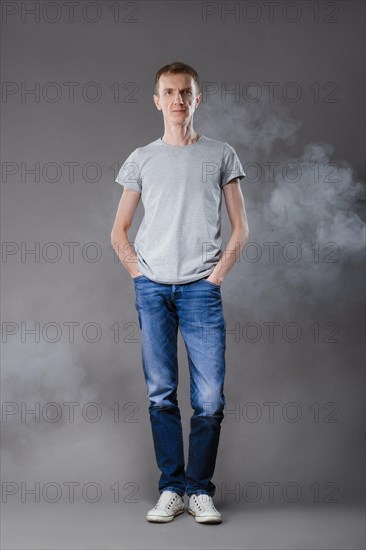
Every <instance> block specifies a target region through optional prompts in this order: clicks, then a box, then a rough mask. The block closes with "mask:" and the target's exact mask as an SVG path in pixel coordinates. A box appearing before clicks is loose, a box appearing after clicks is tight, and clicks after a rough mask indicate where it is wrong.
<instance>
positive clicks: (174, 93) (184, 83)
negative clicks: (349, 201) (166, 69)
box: [154, 73, 201, 125]
mask: <svg viewBox="0 0 366 550" xmlns="http://www.w3.org/2000/svg"><path fill="white" fill-rule="evenodd" d="M200 101H201V94H198V95H197V93H196V83H195V81H194V79H193V76H191V75H189V74H185V73H178V74H162V75H161V77H160V78H159V95H158V96H156V95H154V102H155V105H156V107H157V109H158V110H159V111H162V112H163V116H164V119H165V120H168V121H169V122H170V123H171V124H180V125H182V124H185V123H187V122H188V121H189V120H190V119H191V118H192V116H193V113H194V111H195V110H196V107H197V105H198V104H199V102H200Z"/></svg>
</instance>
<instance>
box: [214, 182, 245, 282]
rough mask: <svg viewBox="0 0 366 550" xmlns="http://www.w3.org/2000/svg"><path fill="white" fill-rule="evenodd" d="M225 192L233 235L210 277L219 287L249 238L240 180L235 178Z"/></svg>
mask: <svg viewBox="0 0 366 550" xmlns="http://www.w3.org/2000/svg"><path fill="white" fill-rule="evenodd" d="M223 191H224V197H225V203H226V208H227V211H228V215H229V219H230V223H231V235H230V239H229V241H228V243H227V245H226V248H225V250H224V252H223V253H222V256H221V258H220V260H219V261H218V263H217V264H216V266H215V269H214V270H213V271H212V273H211V275H210V276H209V277H208V279H209V280H211V281H212V282H213V283H216V284H219V285H220V284H221V283H222V282H223V280H224V278H225V277H226V275H227V274H228V273H229V271H230V269H231V268H232V267H233V265H234V263H235V262H236V261H238V259H239V257H240V254H241V251H242V249H243V247H244V245H245V243H246V242H247V241H248V236H249V227H248V220H247V215H246V211H245V204H244V197H243V193H242V191H241V188H240V183H239V178H234V179H233V180H232V181H230V183H227V184H226V185H225V186H224V187H223Z"/></svg>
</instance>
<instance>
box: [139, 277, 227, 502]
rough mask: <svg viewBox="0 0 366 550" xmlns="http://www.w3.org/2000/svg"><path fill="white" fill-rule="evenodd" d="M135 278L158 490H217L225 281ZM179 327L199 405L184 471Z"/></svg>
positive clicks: (192, 395) (222, 401) (192, 398)
mask: <svg viewBox="0 0 366 550" xmlns="http://www.w3.org/2000/svg"><path fill="white" fill-rule="evenodd" d="M133 280H134V286H135V294H136V301H135V306H136V310H137V313H138V320H139V326H140V329H141V350H142V366H143V372H144V377H145V381H146V385H147V395H148V398H149V402H150V405H149V414H150V422H151V428H152V435H153V442H154V450H155V457H156V463H157V466H158V468H159V470H160V471H161V476H160V480H159V492H160V493H162V492H163V491H164V490H167V489H169V490H172V491H175V492H176V493H178V494H179V495H181V496H183V495H184V493H186V494H187V495H188V496H190V495H192V494H193V493H196V494H199V493H202V494H208V495H210V496H213V495H214V494H215V489H216V487H215V485H214V484H213V483H212V481H211V478H212V476H213V474H214V469H215V464H216V456H217V449H218V445H219V438H220V430H221V422H222V419H223V417H224V412H223V410H224V406H225V397H224V393H223V390H224V377H225V349H226V322H225V319H224V314H223V306H222V299H221V287H220V285H217V284H215V283H212V282H210V281H207V280H206V279H199V280H198V281H193V282H190V283H184V284H162V283H156V282H154V281H151V280H150V279H149V278H147V277H146V276H145V275H139V276H138V277H135V278H134V279H133ZM178 327H179V328H180V331H181V334H182V337H183V340H184V343H185V347H186V351H187V356H188V365H189V372H190V402H191V406H192V409H193V410H194V413H193V415H192V417H191V420H190V434H189V452H188V464H187V469H186V471H185V465H184V453H183V434H182V423H181V416H180V410H179V406H178V401H177V386H178V359H177V336H178Z"/></svg>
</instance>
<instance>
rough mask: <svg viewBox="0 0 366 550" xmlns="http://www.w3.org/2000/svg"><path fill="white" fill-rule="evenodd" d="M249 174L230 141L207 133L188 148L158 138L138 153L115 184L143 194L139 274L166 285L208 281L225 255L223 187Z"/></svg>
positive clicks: (129, 159)
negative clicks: (222, 224) (222, 247)
mask: <svg viewBox="0 0 366 550" xmlns="http://www.w3.org/2000/svg"><path fill="white" fill-rule="evenodd" d="M245 176H246V174H245V172H244V170H243V167H242V165H241V163H240V160H239V158H238V156H237V154H236V152H235V150H234V149H233V148H232V147H231V146H230V145H229V144H228V143H226V142H223V141H218V140H216V139H211V138H209V137H206V136H203V135H201V136H200V137H199V139H198V140H197V141H196V142H195V143H192V144H190V145H171V144H168V143H165V142H164V141H163V140H162V139H161V138H159V139H157V140H155V141H153V142H151V143H149V144H148V145H145V146H144V147H138V148H137V149H135V150H134V151H133V152H132V153H131V154H130V156H129V157H128V158H127V160H126V161H125V162H124V164H123V166H122V167H121V169H120V170H119V173H118V176H117V178H116V180H115V181H116V182H117V183H120V184H121V185H123V186H124V187H128V188H129V189H133V190H134V191H138V192H139V193H141V200H142V203H143V206H144V210H145V215H144V218H143V220H142V222H141V225H140V227H139V230H138V232H137V235H136V238H135V242H134V247H135V250H136V254H137V258H138V264H137V268H138V271H140V272H141V273H142V274H143V275H145V276H146V277H148V278H149V279H151V280H152V281H155V282H157V283H164V284H180V283H189V282H193V281H196V280H198V279H201V278H203V277H208V276H209V275H210V273H211V272H212V271H213V269H214V267H215V265H216V264H217V262H218V261H219V259H220V257H221V255H222V250H221V246H222V237H221V203H222V187H223V186H224V185H225V184H226V183H229V181H230V180H232V179H233V178H235V177H238V178H240V179H241V178H243V177H245Z"/></svg>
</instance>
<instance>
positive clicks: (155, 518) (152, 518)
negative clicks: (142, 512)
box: [146, 510, 184, 523]
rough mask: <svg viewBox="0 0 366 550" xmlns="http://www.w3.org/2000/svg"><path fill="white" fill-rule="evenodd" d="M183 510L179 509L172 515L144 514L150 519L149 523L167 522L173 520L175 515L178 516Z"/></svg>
mask: <svg viewBox="0 0 366 550" xmlns="http://www.w3.org/2000/svg"><path fill="white" fill-rule="evenodd" d="M183 513H184V510H180V511H179V512H177V513H176V514H174V515H173V516H146V520H147V521H150V522H151V523H168V522H169V521H173V519H174V518H175V517H176V516H179V515H180V514H183Z"/></svg>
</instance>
